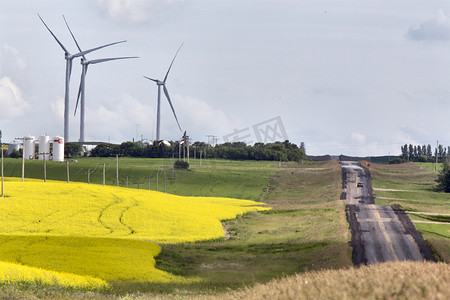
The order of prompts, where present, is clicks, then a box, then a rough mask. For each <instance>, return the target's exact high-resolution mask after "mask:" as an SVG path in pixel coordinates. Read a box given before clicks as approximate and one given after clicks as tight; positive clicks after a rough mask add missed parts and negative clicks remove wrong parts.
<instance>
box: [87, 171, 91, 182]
mask: <svg viewBox="0 0 450 300" xmlns="http://www.w3.org/2000/svg"><path fill="white" fill-rule="evenodd" d="M90 176H91V169H88V184H90V183H91V182H90Z"/></svg>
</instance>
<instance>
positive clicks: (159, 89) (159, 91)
mask: <svg viewBox="0 0 450 300" xmlns="http://www.w3.org/2000/svg"><path fill="white" fill-rule="evenodd" d="M182 46H183V43H182V44H181V46H180V48H178V50H177V52H176V53H175V56H174V57H173V59H172V62H171V63H170V66H169V69H168V70H167V73H166V76H165V77H164V80H163V81H160V80H158V79H153V78H150V77H147V76H144V78H147V79H148V80H151V81H154V82H156V84H157V85H158V104H157V109H156V111H157V112H156V140H157V141H159V140H160V124H161V86H162V87H163V90H164V94H165V95H166V98H167V101H169V104H170V108H171V109H172V112H173V115H174V116H175V120H176V121H177V124H178V128H179V129H180V131H182V130H181V126H180V123H179V122H178V118H177V114H176V113H175V109H174V108H173V105H172V101H171V100H170V96H169V92H168V91H167V88H166V80H167V76H168V75H169V72H170V68H172V64H173V62H174V61H175V58H176V57H177V54H178V51H180V49H181V47H182Z"/></svg>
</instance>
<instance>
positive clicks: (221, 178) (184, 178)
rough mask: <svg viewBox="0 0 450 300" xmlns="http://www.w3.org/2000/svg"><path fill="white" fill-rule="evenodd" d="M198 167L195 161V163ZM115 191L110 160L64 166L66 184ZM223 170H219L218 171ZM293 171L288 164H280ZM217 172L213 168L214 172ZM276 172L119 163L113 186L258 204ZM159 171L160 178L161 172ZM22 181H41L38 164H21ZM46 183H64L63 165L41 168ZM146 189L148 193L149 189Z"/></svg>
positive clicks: (10, 171)
mask: <svg viewBox="0 0 450 300" xmlns="http://www.w3.org/2000/svg"><path fill="white" fill-rule="evenodd" d="M197 161H198V160H197ZM103 164H105V175H106V176H105V184H106V185H113V186H115V185H117V181H116V177H117V173H116V172H117V171H116V158H80V159H78V160H77V162H73V161H70V162H69V179H70V181H76V182H86V183H87V182H88V172H89V174H90V175H89V182H90V183H93V184H102V183H103ZM220 164H224V165H225V166H223V167H222V166H220ZM285 164H286V165H293V164H292V163H285ZM218 166H219V167H218ZM277 168H279V167H278V162H253V161H252V162H248V161H242V162H241V161H225V160H207V163H206V165H205V164H204V163H203V164H202V166H200V165H197V164H196V161H195V160H191V168H190V170H176V169H175V170H174V171H173V176H172V159H145V158H119V185H120V186H122V187H125V186H127V177H128V187H129V188H139V189H150V190H158V191H164V173H165V178H166V180H165V191H166V192H167V193H171V194H176V195H182V196H217V195H220V196H223V197H232V198H240V199H249V200H259V197H260V195H261V193H262V191H263V190H264V188H265V187H266V186H267V184H268V176H269V174H270V173H271V172H273V170H274V169H275V170H276V169H277ZM4 169H5V170H4V174H5V177H21V176H22V160H21V159H11V158H6V159H5V161H4ZM164 169H165V172H164ZM26 178H35V179H42V180H43V179H44V162H43V161H39V160H31V161H25V180H26ZM47 179H48V180H61V181H67V165H66V163H65V162H53V161H48V162H47ZM149 184H150V187H149Z"/></svg>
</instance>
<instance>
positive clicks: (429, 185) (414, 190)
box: [370, 163, 450, 262]
mask: <svg viewBox="0 0 450 300" xmlns="http://www.w3.org/2000/svg"><path fill="white" fill-rule="evenodd" d="M370 172H371V175H372V185H373V187H374V189H375V191H374V194H375V196H376V197H377V198H376V203H377V204H380V205H391V204H397V205H400V206H401V207H402V208H403V209H405V210H406V211H407V212H409V213H408V215H409V216H410V218H411V219H412V220H413V223H414V225H415V227H416V228H417V229H418V230H419V231H420V232H421V233H422V234H423V236H424V238H425V240H426V241H427V242H428V243H429V244H430V245H431V247H432V248H433V250H434V252H435V253H436V255H437V256H438V258H439V259H440V260H443V261H445V262H450V194H448V193H443V192H437V191H435V185H436V182H435V179H436V178H437V173H436V172H435V171H434V164H431V163H428V164H425V163H408V164H400V165H377V164H372V165H371V167H370ZM376 189H386V190H376Z"/></svg>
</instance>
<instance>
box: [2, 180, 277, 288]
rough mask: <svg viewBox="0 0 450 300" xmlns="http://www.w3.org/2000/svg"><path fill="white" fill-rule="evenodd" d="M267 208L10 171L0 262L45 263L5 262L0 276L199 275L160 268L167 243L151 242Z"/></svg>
mask: <svg viewBox="0 0 450 300" xmlns="http://www.w3.org/2000/svg"><path fill="white" fill-rule="evenodd" d="M267 209H269V208H268V207H266V206H264V205H263V204H262V203H258V202H254V201H248V200H238V199H229V198H215V197H182V196H175V195H170V194H164V193H160V192H154V191H147V190H135V189H126V188H119V187H111V186H105V187H103V186H100V185H94V184H91V185H88V184H85V183H75V182H72V183H70V184H68V183H65V182H59V181H47V182H46V183H44V182H42V181H38V180H32V179H27V180H26V181H25V182H21V181H20V180H19V179H16V178H6V181H5V198H0V261H4V262H5V261H6V262H10V263H17V262H18V263H20V264H22V265H26V266H32V267H37V268H40V269H21V267H23V268H25V266H20V265H9V264H3V265H2V264H0V283H2V282H3V283H8V282H18V281H26V282H42V283H43V284H50V283H48V282H54V283H55V285H60V286H71V287H83V288H88V287H92V288H97V286H99V287H103V285H102V284H104V283H103V281H101V280H100V279H99V280H100V281H99V282H98V283H96V281H95V280H96V279H95V278H101V279H102V280H108V281H117V280H119V281H137V282H193V281H198V280H199V279H198V278H183V277H181V276H176V275H173V274H170V273H167V272H164V271H161V270H158V269H156V268H155V259H154V257H155V256H156V255H158V254H159V253H160V251H161V247H160V246H159V245H157V244H154V243H151V241H152V242H157V243H179V242H191V241H199V240H206V239H214V238H220V237H224V231H223V228H222V224H221V222H220V221H221V220H224V219H231V218H235V217H236V216H237V215H239V214H243V213H246V212H250V211H258V210H267ZM43 269H45V270H53V271H56V272H63V274H62V275H61V276H62V277H61V276H59V275H58V276H59V277H55V276H57V275H55V274H61V273H54V272H53V273H52V272H51V271H49V273H45V272H46V271H43ZM22 270H24V271H22ZM30 270H33V272H32V271H30ZM67 273H72V274H77V275H78V277H76V276H75V275H73V276H75V277H70V276H72V275H70V274H67ZM14 274H17V276H16V277H14V276H13V275H14ZM23 274H25V275H26V274H30V275H27V276H29V277H26V276H25V275H23ZM69 275H70V276H69ZM52 276H53V277H52ZM64 276H69V277H64ZM85 276H88V277H85ZM48 278H50V279H48ZM76 278H78V279H76ZM52 280H53V281H52ZM77 280H78V281H77ZM83 280H85V281H83ZM83 282H85V283H83ZM96 284H97V285H96Z"/></svg>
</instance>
